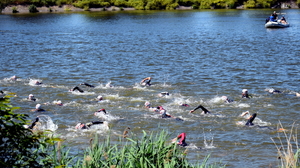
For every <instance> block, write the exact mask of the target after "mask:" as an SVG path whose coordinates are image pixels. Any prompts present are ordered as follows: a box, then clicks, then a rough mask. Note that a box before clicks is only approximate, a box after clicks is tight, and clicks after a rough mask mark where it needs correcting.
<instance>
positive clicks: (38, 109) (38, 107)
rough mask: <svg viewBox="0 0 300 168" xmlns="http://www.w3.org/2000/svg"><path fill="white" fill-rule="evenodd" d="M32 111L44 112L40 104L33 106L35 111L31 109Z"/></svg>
mask: <svg viewBox="0 0 300 168" xmlns="http://www.w3.org/2000/svg"><path fill="white" fill-rule="evenodd" d="M32 111H34V112H43V111H46V110H44V109H42V107H41V104H37V105H36V106H35V109H33V110H32Z"/></svg>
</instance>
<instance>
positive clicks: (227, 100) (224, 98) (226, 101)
mask: <svg viewBox="0 0 300 168" xmlns="http://www.w3.org/2000/svg"><path fill="white" fill-rule="evenodd" d="M221 99H222V100H224V102H225V103H232V102H233V100H231V99H228V97H227V96H222V97H221Z"/></svg>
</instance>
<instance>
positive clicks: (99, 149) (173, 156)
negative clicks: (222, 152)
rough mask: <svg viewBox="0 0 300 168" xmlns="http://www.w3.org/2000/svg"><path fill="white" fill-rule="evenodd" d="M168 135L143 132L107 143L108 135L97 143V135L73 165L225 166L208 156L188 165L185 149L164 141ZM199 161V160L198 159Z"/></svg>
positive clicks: (91, 167)
mask: <svg viewBox="0 0 300 168" xmlns="http://www.w3.org/2000/svg"><path fill="white" fill-rule="evenodd" d="M167 139H169V138H168V134H167V133H166V132H165V131H162V132H159V133H156V134H154V133H150V134H149V135H148V134H147V133H146V132H143V136H142V138H141V139H139V138H133V139H131V138H126V139H125V138H119V142H118V143H117V144H111V140H110V137H108V138H107V139H106V140H105V141H104V142H100V141H99V140H98V138H97V137H95V139H94V140H92V141H91V144H90V147H89V148H88V149H86V151H85V153H84V156H83V158H82V159H78V161H77V163H76V164H75V165H74V167H76V168H98V167H99V168H102V167H109V168H124V167H137V168H174V167H176V168H193V167H199V168H204V167H225V166H220V165H217V164H212V165H210V164H208V158H209V156H208V157H207V158H204V159H203V163H201V164H200V163H199V164H191V163H189V162H188V160H187V158H186V155H187V154H186V150H185V149H184V148H182V147H179V146H177V145H176V144H172V143H170V142H167V141H166V140H167ZM200 160H202V159H200Z"/></svg>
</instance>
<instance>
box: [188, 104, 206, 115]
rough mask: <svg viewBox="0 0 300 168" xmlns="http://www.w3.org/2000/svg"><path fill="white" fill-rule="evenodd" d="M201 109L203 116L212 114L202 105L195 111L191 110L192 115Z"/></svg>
mask: <svg viewBox="0 0 300 168" xmlns="http://www.w3.org/2000/svg"><path fill="white" fill-rule="evenodd" d="M199 108H201V110H202V111H203V112H202V114H207V113H210V112H209V111H208V110H207V109H206V108H205V107H203V106H202V105H199V106H198V107H196V108H195V109H193V110H191V111H190V113H193V112H194V111H196V110H197V109H199Z"/></svg>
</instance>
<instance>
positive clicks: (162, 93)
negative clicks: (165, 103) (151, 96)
mask: <svg viewBox="0 0 300 168" xmlns="http://www.w3.org/2000/svg"><path fill="white" fill-rule="evenodd" d="M158 96H159V97H164V96H169V92H161V93H159V94H158Z"/></svg>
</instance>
